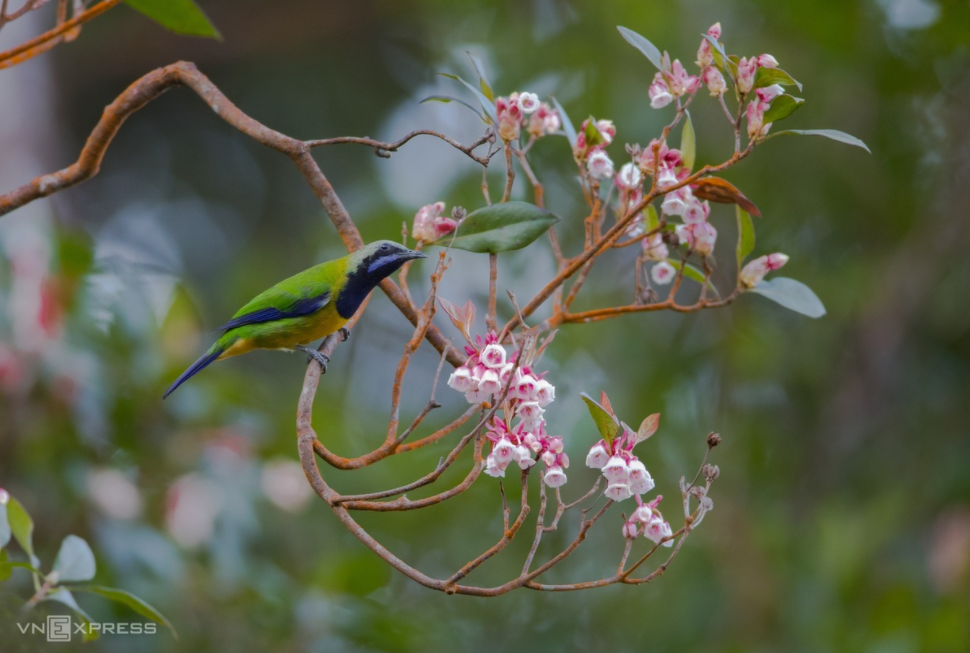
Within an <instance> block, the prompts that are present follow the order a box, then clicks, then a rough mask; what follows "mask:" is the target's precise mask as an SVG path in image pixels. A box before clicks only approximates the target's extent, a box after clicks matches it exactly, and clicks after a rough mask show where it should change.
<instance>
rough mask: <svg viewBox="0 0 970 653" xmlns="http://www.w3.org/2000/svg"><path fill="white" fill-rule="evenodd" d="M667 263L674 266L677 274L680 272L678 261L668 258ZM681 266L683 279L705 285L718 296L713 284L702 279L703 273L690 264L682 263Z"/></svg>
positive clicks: (679, 262)
mask: <svg viewBox="0 0 970 653" xmlns="http://www.w3.org/2000/svg"><path fill="white" fill-rule="evenodd" d="M667 262H668V263H670V264H671V265H672V266H674V269H675V270H677V271H678V272H680V266H681V264H682V263H681V261H679V260H677V259H675V258H668V259H667ZM683 266H684V276H685V277H687V278H688V279H693V280H694V281H696V282H697V283H699V284H702V285H707V287H708V288H710V289H711V290H713V291H714V294H716V295H718V296H720V293H718V292H717V288H716V287H714V284H713V283H711V282H710V280H709V279H705V278H704V273H703V272H701V271H700V270H698V269H697V268H695V267H694V266H693V265H691V264H690V263H683Z"/></svg>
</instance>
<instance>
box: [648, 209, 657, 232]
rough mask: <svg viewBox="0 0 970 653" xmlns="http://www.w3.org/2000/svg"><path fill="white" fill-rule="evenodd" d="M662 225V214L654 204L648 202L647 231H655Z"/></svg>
mask: <svg viewBox="0 0 970 653" xmlns="http://www.w3.org/2000/svg"><path fill="white" fill-rule="evenodd" d="M659 226H660V216H658V215H657V209H656V208H655V207H654V205H653V204H647V231H653V230H654V229H656V228H657V227H659Z"/></svg>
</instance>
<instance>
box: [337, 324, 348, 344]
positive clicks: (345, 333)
mask: <svg viewBox="0 0 970 653" xmlns="http://www.w3.org/2000/svg"><path fill="white" fill-rule="evenodd" d="M337 333H339V334H340V342H347V340H349V339H350V329H348V328H347V327H340V328H339V329H337Z"/></svg>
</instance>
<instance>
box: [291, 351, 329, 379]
mask: <svg viewBox="0 0 970 653" xmlns="http://www.w3.org/2000/svg"><path fill="white" fill-rule="evenodd" d="M296 349H297V350H299V351H302V352H304V353H306V354H308V356H307V359H306V362H307V363H308V364H309V363H310V361H316V362H317V363H319V364H320V368H321V373H322V374H326V373H327V363H329V362H330V357H329V356H327V355H326V354H324V353H323V352H322V351H319V350H317V349H313V348H312V347H303V346H297V347H296Z"/></svg>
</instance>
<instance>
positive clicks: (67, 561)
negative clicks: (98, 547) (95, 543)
mask: <svg viewBox="0 0 970 653" xmlns="http://www.w3.org/2000/svg"><path fill="white" fill-rule="evenodd" d="M95 569H96V567H95V563H94V553H92V552H91V547H90V546H88V543H87V542H85V541H84V540H83V539H81V538H80V537H78V536H77V535H68V536H67V537H65V538H64V541H63V542H61V548H60V550H59V551H58V552H57V558H55V560H54V571H53V572H52V573H56V574H57V580H58V582H64V581H73V580H91V579H92V578H94V572H95Z"/></svg>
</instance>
